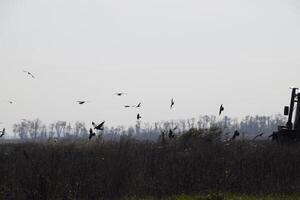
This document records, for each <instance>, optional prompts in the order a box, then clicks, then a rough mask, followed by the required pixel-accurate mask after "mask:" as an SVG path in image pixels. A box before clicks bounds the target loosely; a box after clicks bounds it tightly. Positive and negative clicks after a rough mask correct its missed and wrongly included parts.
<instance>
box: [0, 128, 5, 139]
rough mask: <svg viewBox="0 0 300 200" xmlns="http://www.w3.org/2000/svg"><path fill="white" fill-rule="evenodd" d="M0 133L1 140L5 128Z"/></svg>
mask: <svg viewBox="0 0 300 200" xmlns="http://www.w3.org/2000/svg"><path fill="white" fill-rule="evenodd" d="M0 133H1V135H0V138H2V137H3V136H4V135H5V128H4V129H3V130H2V131H0Z"/></svg>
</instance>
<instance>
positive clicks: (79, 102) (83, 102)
mask: <svg viewBox="0 0 300 200" xmlns="http://www.w3.org/2000/svg"><path fill="white" fill-rule="evenodd" d="M87 102H88V101H77V103H78V104H80V105H82V104H85V103H87Z"/></svg>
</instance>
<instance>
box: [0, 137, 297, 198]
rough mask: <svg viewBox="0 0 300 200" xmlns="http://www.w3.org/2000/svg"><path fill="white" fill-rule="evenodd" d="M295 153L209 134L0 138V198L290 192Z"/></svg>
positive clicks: (293, 183) (292, 191) (294, 177)
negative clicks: (155, 139)
mask: <svg viewBox="0 0 300 200" xmlns="http://www.w3.org/2000/svg"><path fill="white" fill-rule="evenodd" d="M299 158H300V147H298V146H294V147H284V146H278V145H275V144H271V143H269V142H257V143H251V142H246V141H244V142H243V141H236V142H233V143H230V144H229V145H228V144H224V143H221V142H218V140H215V139H212V138H210V137H192V138H184V139H183V138H180V139H178V140H177V141H172V142H167V143H166V144H164V145H162V144H160V143H151V142H138V141H134V140H129V139H124V140H121V141H119V142H101V141H98V142H87V141H76V142H58V143H43V144H42V143H40V144H39V143H24V144H2V145H0V163H1V165H0V175H1V179H0V199H1V198H2V199H113V198H121V197H126V196H136V197H145V196H153V197H155V198H159V197H165V196H172V195H180V194H194V193H199V192H200V193H202V192H204V193H205V192H208V191H215V192H224V193H239V194H249V195H251V194H256V195H262V196H264V195H269V194H274V195H275V196H276V195H277V194H278V195H281V194H295V195H296V194H299V192H300V159H299ZM170 198H171V197H170ZM174 198H175V197H174ZM178 198H179V197H178ZM232 198H233V197H232ZM175 199H176V198H175ZM179 199H180V198H179ZM186 199H188V198H186ZM196 199H197V198H196ZM198 199H199V198H198ZM233 199H234V198H233ZM235 199H237V198H235ZM244 199H245V198H244ZM246 199H247V198H246ZM248 199H251V198H250V197H249V198H248ZM279 199H280V198H279Z"/></svg>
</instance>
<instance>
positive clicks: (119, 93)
mask: <svg viewBox="0 0 300 200" xmlns="http://www.w3.org/2000/svg"><path fill="white" fill-rule="evenodd" d="M124 94H126V93H123V92H118V93H115V95H118V96H122V95H124Z"/></svg>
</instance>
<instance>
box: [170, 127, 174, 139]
mask: <svg viewBox="0 0 300 200" xmlns="http://www.w3.org/2000/svg"><path fill="white" fill-rule="evenodd" d="M174 137H175V134H174V131H173V129H170V130H169V138H170V139H173V138H174Z"/></svg>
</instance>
